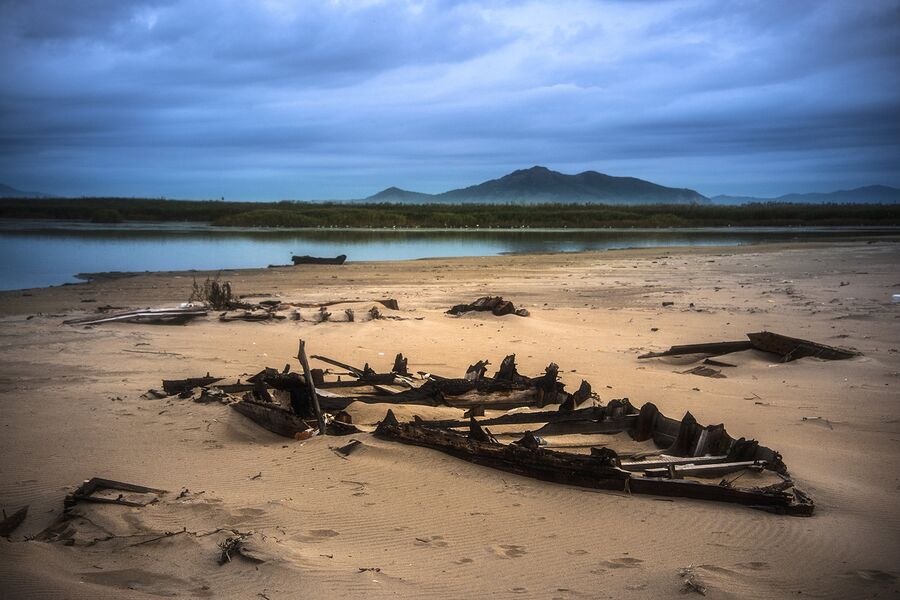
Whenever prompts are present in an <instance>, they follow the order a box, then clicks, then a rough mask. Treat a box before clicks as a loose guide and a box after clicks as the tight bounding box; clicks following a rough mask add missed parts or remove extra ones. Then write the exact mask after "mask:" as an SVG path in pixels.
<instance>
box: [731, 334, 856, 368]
mask: <svg viewBox="0 0 900 600" xmlns="http://www.w3.org/2000/svg"><path fill="white" fill-rule="evenodd" d="M747 337H749V338H750V343H751V344H753V347H754V348H756V349H757V350H762V351H764V352H772V353H774V354H778V355H780V356H781V357H782V358H783V359H784V362H790V361H792V360H796V359H798V358H805V357H807V356H811V357H814V358H822V359H825V360H846V359H848V358H853V357H855V356H859V355H860V353H859V352H855V351H853V350H847V349H844V348H837V347H835V346H826V345H825V344H819V343H818V342H811V341H809V340H803V339H800V338H792V337H788V336H786V335H781V334H778V333H772V332H771V331H760V332H757V333H748V334H747Z"/></svg>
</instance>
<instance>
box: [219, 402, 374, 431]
mask: <svg viewBox="0 0 900 600" xmlns="http://www.w3.org/2000/svg"><path fill="white" fill-rule="evenodd" d="M231 408H233V409H234V410H236V411H237V412H239V413H240V414H242V415H244V416H245V417H248V418H249V419H250V420H252V421H253V422H255V423H256V424H257V425H259V426H261V427H263V428H264V429H268V430H269V431H271V432H272V433H277V434H278V435H282V436H284V437H289V438H293V437H296V435H297V434H298V433H300V432H303V431H306V430H308V429H311V428H313V427H315V426H316V425H317V422H316V421H315V420H314V419H303V418H301V417H299V416H298V415H297V414H296V413H295V412H293V411H291V410H289V409H287V408H284V407H281V406H279V405H277V404H275V403H274V402H262V401H259V400H254V399H252V398H244V399H243V400H241V401H240V402H235V403H234V404H232V405H231ZM325 432H326V433H328V434H330V435H347V434H351V433H359V430H358V429H357V428H356V427H354V426H353V425H352V424H350V423H346V422H344V421H340V420H338V419H335V420H333V421H331V422H330V423H326V425H325Z"/></svg>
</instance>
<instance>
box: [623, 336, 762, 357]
mask: <svg viewBox="0 0 900 600" xmlns="http://www.w3.org/2000/svg"><path fill="white" fill-rule="evenodd" d="M752 347H753V344H752V343H750V342H749V341H743V340H742V341H738V342H712V343H709V344H685V345H682V346H672V347H671V348H669V349H668V350H666V351H665V352H648V353H646V354H641V355H640V356H638V358H659V357H661V356H681V355H683V354H708V355H709V356H720V355H722V354H731V353H732V352H741V351H742V350H749V349H751V348H752Z"/></svg>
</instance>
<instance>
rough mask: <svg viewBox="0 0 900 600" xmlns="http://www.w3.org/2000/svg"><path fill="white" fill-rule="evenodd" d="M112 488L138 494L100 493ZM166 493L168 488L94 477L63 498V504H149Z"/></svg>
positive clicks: (66, 506) (69, 506)
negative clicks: (114, 495)
mask: <svg viewBox="0 0 900 600" xmlns="http://www.w3.org/2000/svg"><path fill="white" fill-rule="evenodd" d="M110 490H111V491H113V492H129V493H131V494H136V495H137V496H130V497H127V498H126V497H125V494H121V493H120V494H118V495H117V496H116V497H112V496H111V495H100V494H102V493H103V492H106V491H110ZM165 493H166V490H160V489H156V488H150V487H145V486H143V485H135V484H133V483H125V482H123V481H114V480H112V479H103V478H100V477H94V478H92V479H88V480H86V481H85V482H84V483H82V484H81V485H80V486H79V487H78V489H76V490H75V491H74V492H72V493H71V494H69V495H68V496H66V498H65V500H63V506H64V507H65V508H66V509H67V510H68V509H70V508H72V507H73V506H75V505H76V504H78V503H79V502H97V503H102V504H122V505H124V506H147V505H148V504H153V503H154V502H156V501H157V500H159V496H160V495H161V494H165Z"/></svg>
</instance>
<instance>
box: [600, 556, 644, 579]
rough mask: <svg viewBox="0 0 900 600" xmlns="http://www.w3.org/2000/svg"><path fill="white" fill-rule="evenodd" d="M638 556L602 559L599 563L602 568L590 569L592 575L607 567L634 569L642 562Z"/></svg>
mask: <svg viewBox="0 0 900 600" xmlns="http://www.w3.org/2000/svg"><path fill="white" fill-rule="evenodd" d="M643 562H644V561H642V560H641V559H639V558H632V557H630V556H623V557H622V558H614V559H612V560H604V561H602V562H601V563H600V566H601V567H602V568H599V569H591V573H593V574H594V575H600V574H601V573H606V571H607V569H636V568H638V567H639V566H641V563H643Z"/></svg>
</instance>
